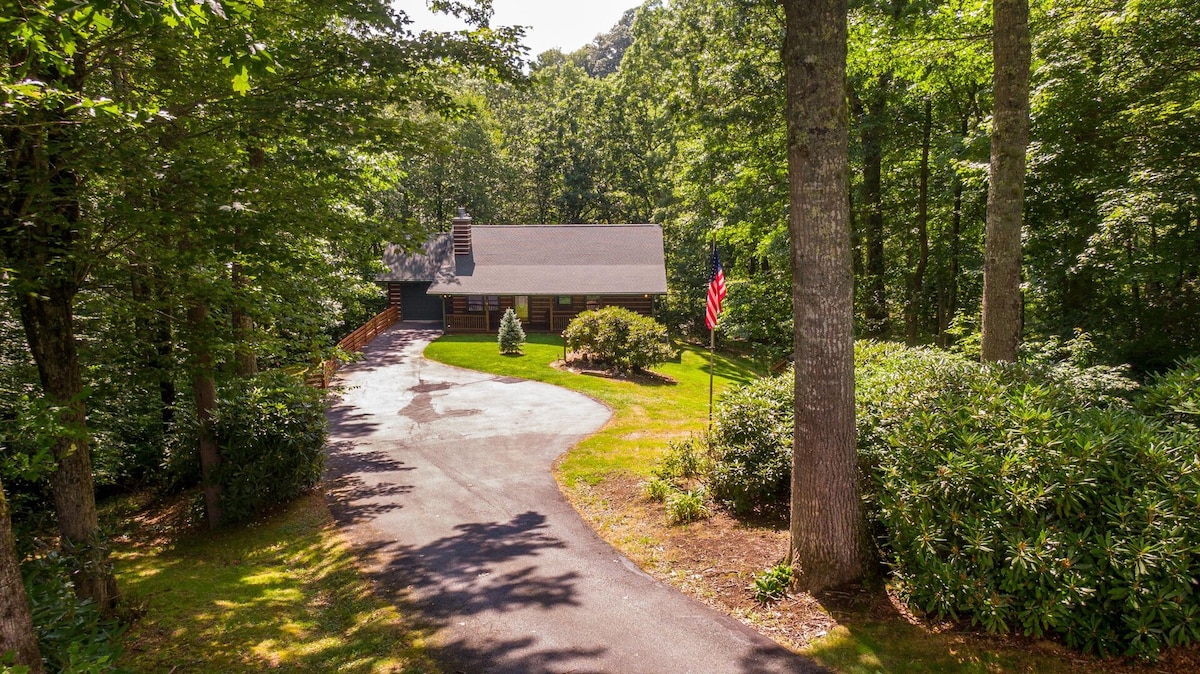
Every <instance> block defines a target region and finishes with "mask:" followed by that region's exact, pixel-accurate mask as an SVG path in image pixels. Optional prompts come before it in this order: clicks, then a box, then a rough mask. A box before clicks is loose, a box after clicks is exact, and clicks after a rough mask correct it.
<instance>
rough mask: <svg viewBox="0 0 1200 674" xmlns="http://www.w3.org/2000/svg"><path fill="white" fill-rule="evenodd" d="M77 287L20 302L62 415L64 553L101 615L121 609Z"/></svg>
mask: <svg viewBox="0 0 1200 674" xmlns="http://www.w3.org/2000/svg"><path fill="white" fill-rule="evenodd" d="M74 296H75V290H74V288H73V287H69V286H67V285H66V284H55V285H52V286H49V287H43V289H42V291H41V292H40V293H27V294H25V295H24V296H22V297H21V302H20V313H21V322H22V324H23V325H24V327H25V335H26V337H27V339H28V342H29V350H30V352H31V353H32V354H33V359H34V362H36V363H37V368H38V377H39V378H40V380H41V384H42V389H43V391H45V393H46V397H47V398H49V399H50V400H51V401H53V402H54V404H55V405H58V406H60V408H61V409H62V411H61V413H60V414H59V421H60V422H61V423H62V425H63V428H64V430H63V432H62V433H60V434H59V435H58V436H57V437H56V438H55V439H54V444H53V446H52V450H53V453H54V459H55V462H56V464H57V468H56V470H55V471H54V474H53V475H52V476H51V479H50V484H51V487H52V489H53V492H54V510H55V514H56V515H57V518H58V530H59V533H60V534H61V535H62V541H61V545H62V548H63V551H64V552H65V553H67V554H68V555H69V556H71V557H74V558H75V560H76V563H77V569H76V571H75V577H74V578H73V582H74V585H75V593H76V594H77V595H79V597H80V598H83V599H91V600H92V601H94V602H95V603H96V605H97V606H99V607H100V608H101V610H103V611H109V610H111V609H112V608H113V607H114V606H115V605H116V603H117V600H118V596H119V595H118V593H117V581H116V578H115V577H114V576H113V573H112V568H111V566H110V564H109V561H108V551H107V549H106V548H105V546H104V545H103V543H102V542H101V540H100V536H99V519H98V517H97V515H96V494H95V487H94V486H93V482H92V460H91V456H90V453H89V448H88V444H89V443H88V440H89V438H88V431H87V412H86V408H85V406H84V402H83V378H82V376H81V371H80V366H79V356H78V353H77V351H76V348H75V331H74V320H73V316H72V304H73V299H74Z"/></svg>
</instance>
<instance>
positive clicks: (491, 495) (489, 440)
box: [327, 323, 823, 674]
mask: <svg viewBox="0 0 1200 674" xmlns="http://www.w3.org/2000/svg"><path fill="white" fill-rule="evenodd" d="M438 334H439V333H438V331H437V330H436V329H433V328H430V327H427V326H422V325H418V324H404V323H402V324H400V325H398V326H396V327H395V328H393V329H391V330H390V331H388V332H387V333H385V334H383V335H381V336H380V337H378V338H377V339H376V340H375V341H374V342H373V343H372V344H371V345H370V346H369V347H367V349H366V351H365V352H364V356H365V357H364V359H363V360H362V361H360V362H358V363H353V364H351V365H348V366H346V367H345V368H343V370H342V371H341V373H340V374H339V377H338V384H340V385H341V386H343V387H345V388H344V391H343V393H342V394H341V395H340V398H339V399H338V400H337V402H336V403H335V404H333V405H332V406H331V408H330V410H329V413H328V416H329V421H330V426H331V428H330V430H331V436H330V445H329V464H328V469H327V481H328V485H329V493H330V499H329V500H330V506H331V509H332V510H333V513H334V516H335V518H336V520H337V522H338V524H339V526H340V527H341V528H342V529H343V530H344V531H345V532H346V533H347V534H348V536H349V537H350V538H351V539H352V540H353V541H355V543H356V544H357V545H358V546H360V549H361V550H362V551H363V554H364V556H365V558H364V561H365V563H366V565H367V566H368V568H371V569H374V573H375V580H376V583H377V586H378V587H379V589H380V590H381V591H382V592H384V593H385V594H387V595H388V596H391V597H394V598H395V599H396V600H397V601H401V602H403V603H404V605H405V606H406V607H407V608H409V609H410V610H415V611H416V612H417V614H418V616H419V617H420V619H421V620H423V621H426V622H427V623H428V624H429V625H430V626H431V627H432V628H433V629H434V630H435V636H434V639H433V642H434V643H433V650H434V652H435V654H436V656H437V657H438V659H439V660H440V661H441V662H443V663H444V666H445V669H446V671H448V672H470V673H476V672H480V673H482V672H497V673H500V672H512V673H514V674H516V673H522V674H538V673H542V672H545V673H550V672H606V673H611V674H640V673H647V674H648V673H652V672H653V673H657V672H672V673H674V672H678V673H685V672H695V673H704V672H711V673H714V674H717V673H721V674H733V673H744V674H768V673H773V672H818V671H823V670H821V668H819V667H818V666H817V665H815V664H813V663H812V662H811V661H809V660H806V659H804V658H801V657H800V656H797V655H795V654H793V653H791V652H790V651H788V650H786V649H784V648H782V647H780V646H778V645H776V644H775V643H774V642H772V641H770V640H768V639H766V638H764V637H763V636H761V635H760V634H758V633H757V632H755V631H754V630H752V629H750V628H748V627H746V626H744V625H742V624H741V623H739V622H737V621H736V620H733V619H732V618H729V617H728V616H725V615H723V614H721V613H718V612H716V611H714V610H711V609H709V608H707V607H705V606H704V605H702V604H700V603H699V602H697V601H695V600H693V599H690V598H688V597H686V596H684V595H682V594H680V593H678V592H676V591H675V590H674V589H672V588H670V587H668V586H666V585H663V584H662V583H659V582H658V581H656V580H654V579H653V578H651V577H649V576H648V575H646V574H645V573H643V572H642V571H641V570H640V569H638V567H637V566H636V565H634V564H633V563H632V562H630V561H629V560H628V559H626V558H625V557H624V556H623V555H621V554H620V553H618V552H617V551H615V550H614V549H613V548H612V547H610V546H609V545H608V544H607V543H605V542H604V541H602V540H601V539H600V538H599V537H598V536H597V535H596V534H595V533H594V532H593V531H592V530H591V529H590V528H589V527H588V526H587V524H586V523H584V521H583V520H582V519H581V518H580V517H579V515H578V514H577V513H576V512H575V511H574V510H573V509H572V508H571V506H570V505H569V504H568V503H567V502H566V501H565V499H564V498H563V497H562V495H561V494H560V493H559V491H558V486H557V485H556V484H555V482H554V479H553V477H552V476H551V472H550V471H551V464H552V463H553V462H554V460H555V459H556V458H557V457H558V456H559V455H560V454H562V453H563V452H564V451H566V450H567V449H569V448H570V447H571V446H572V445H574V444H575V443H576V442H578V441H579V440H581V439H582V438H584V437H586V436H587V435H589V434H590V433H593V432H595V431H596V430H597V429H599V428H600V427H601V426H603V425H604V423H605V422H606V421H607V420H608V417H609V411H608V410H607V409H606V408H605V407H604V406H603V405H600V404H599V403H597V402H595V401H593V400H591V399H589V398H587V397H585V396H582V395H580V394H577V393H574V392H571V391H567V390H564V389H561V388H558V387H554V386H549V385H547V384H541V383H537V382H528V381H523V380H518V379H512V378H506V377H496V376H494V375H489V374H483V373H479V372H472V371H468V370H462V369H458V368H453V367H448V366H445V365H441V364H439V363H434V362H432V361H429V360H426V359H425V358H423V357H422V356H421V352H422V351H423V350H424V348H425V345H426V344H428V343H429V342H430V341H431V340H432V339H434V338H436V337H437V336H438Z"/></svg>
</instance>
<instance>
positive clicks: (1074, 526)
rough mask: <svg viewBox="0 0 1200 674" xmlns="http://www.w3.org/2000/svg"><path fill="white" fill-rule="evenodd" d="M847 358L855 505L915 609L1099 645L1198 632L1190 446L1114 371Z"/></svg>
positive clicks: (1198, 473)
mask: <svg viewBox="0 0 1200 674" xmlns="http://www.w3.org/2000/svg"><path fill="white" fill-rule="evenodd" d="M858 356H859V363H858V366H859V371H858V375H857V388H858V409H859V415H858V420H859V445H860V451H861V452H862V457H863V465H864V469H865V471H864V472H865V478H866V479H865V489H864V491H865V497H866V499H867V503H868V508H869V510H870V511H871V513H872V515H873V517H874V518H876V522H877V524H878V526H879V529H878V531H879V532H880V535H881V542H882V544H883V556H884V559H885V561H886V562H887V563H888V564H889V565H890V566H891V569H892V572H893V576H894V580H895V581H896V582H897V584H898V586H899V587H900V588H901V590H902V591H903V593H904V594H905V595H906V597H907V599H908V601H909V603H910V604H911V605H912V606H913V607H914V608H916V609H918V610H921V611H924V612H926V613H928V614H930V615H932V616H935V617H937V618H950V619H956V620H964V621H969V622H971V623H973V624H978V625H981V626H983V627H984V628H986V629H988V630H989V631H993V632H1020V633H1022V634H1026V635H1034V636H1040V635H1043V634H1048V633H1053V634H1058V635H1061V636H1062V637H1064V638H1065V640H1066V641H1067V643H1068V644H1069V645H1071V646H1072V647H1075V648H1079V649H1082V650H1090V651H1098V652H1101V653H1112V652H1126V653H1130V654H1136V655H1152V654H1154V653H1155V652H1157V650H1158V649H1160V648H1162V647H1163V646H1166V645H1174V644H1182V643H1189V642H1192V641H1194V640H1196V639H1197V637H1198V636H1200V621H1198V622H1193V621H1194V620H1195V617H1197V616H1200V601H1198V600H1197V598H1196V597H1195V595H1194V582H1193V579H1194V578H1195V577H1196V575H1197V572H1200V560H1197V559H1196V556H1195V555H1194V554H1192V553H1191V552H1188V551H1190V550H1195V549H1196V546H1197V545H1200V522H1195V521H1194V518H1193V517H1191V513H1194V512H1195V511H1196V509H1197V506H1198V505H1200V502H1198V499H1200V458H1198V456H1197V447H1200V442H1198V438H1197V437H1196V434H1195V432H1194V431H1189V430H1188V429H1186V428H1185V427H1183V426H1175V427H1170V426H1167V425H1164V424H1163V423H1162V422H1161V421H1160V420H1156V419H1154V418H1151V417H1148V416H1146V415H1144V414H1139V413H1138V412H1136V411H1134V410H1133V409H1131V406H1130V404H1129V403H1128V402H1127V400H1126V398H1127V396H1129V395H1130V393H1131V391H1132V390H1133V389H1134V388H1135V387H1134V386H1133V384H1132V382H1130V381H1129V380H1128V379H1127V378H1125V377H1124V376H1123V371H1122V370H1121V369H1119V368H1102V367H1095V366H1082V365H1077V364H1076V365H1072V364H1070V363H1068V362H1065V361H1057V362H1051V361H1049V360H1039V359H1038V358H1032V359H1030V360H1029V361H1027V362H1026V363H1024V364H1022V365H989V366H981V365H977V364H975V363H973V362H971V361H968V360H966V359H965V358H962V357H960V356H956V355H951V354H945V353H940V352H936V351H932V350H928V349H904V348H902V347H898V346H893V345H879V344H875V345H872V344H866V345H863V347H862V348H860V349H859V353H858Z"/></svg>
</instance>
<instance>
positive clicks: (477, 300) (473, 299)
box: [467, 295, 483, 312]
mask: <svg viewBox="0 0 1200 674" xmlns="http://www.w3.org/2000/svg"><path fill="white" fill-rule="evenodd" d="M467 311H479V312H482V311H483V297H481V296H479V295H470V296H468V297H467Z"/></svg>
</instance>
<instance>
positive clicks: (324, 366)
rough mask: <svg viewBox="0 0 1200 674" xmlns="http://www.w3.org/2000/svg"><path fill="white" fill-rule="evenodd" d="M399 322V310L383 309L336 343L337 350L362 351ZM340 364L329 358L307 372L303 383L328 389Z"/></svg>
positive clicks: (395, 308) (393, 308) (393, 307)
mask: <svg viewBox="0 0 1200 674" xmlns="http://www.w3.org/2000/svg"><path fill="white" fill-rule="evenodd" d="M399 320H400V309H399V308H398V307H395V306H391V307H388V308H387V309H384V310H383V312H382V313H380V314H378V315H376V316H374V317H373V318H371V320H369V321H367V322H366V323H364V324H363V325H362V327H360V328H359V329H357V330H355V331H354V332H352V333H350V334H349V335H347V336H346V338H345V339H343V340H342V341H340V342H338V348H340V349H343V350H345V351H355V352H357V351H362V348H363V347H364V346H366V345H367V344H369V343H370V342H371V340H372V339H375V338H376V337H377V336H379V334H380V333H381V332H383V331H384V330H387V329H388V328H390V327H392V326H393V325H395V324H396V322H397V321H399ZM338 365H340V363H339V362H338V360H337V359H336V358H330V359H329V360H327V361H324V362H322V363H321V364H319V365H317V366H316V367H314V368H313V369H312V370H309V371H308V372H307V373H306V374H305V376H304V383H306V384H308V385H309V386H315V387H317V388H329V382H330V380H332V379H333V375H334V374H336V373H337V369H338Z"/></svg>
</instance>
